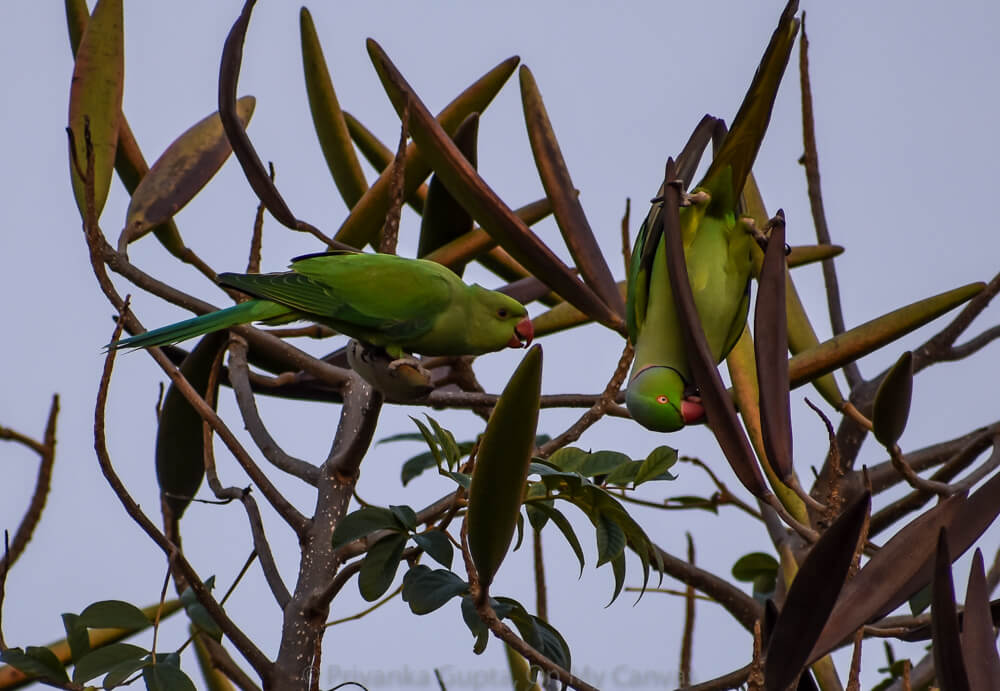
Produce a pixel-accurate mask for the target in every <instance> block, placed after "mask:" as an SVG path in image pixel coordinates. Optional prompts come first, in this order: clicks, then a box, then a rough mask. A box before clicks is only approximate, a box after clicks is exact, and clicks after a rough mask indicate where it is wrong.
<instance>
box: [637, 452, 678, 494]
mask: <svg viewBox="0 0 1000 691" xmlns="http://www.w3.org/2000/svg"><path fill="white" fill-rule="evenodd" d="M676 462H677V449H671V448H670V447H669V446H658V447H656V448H655V449H653V450H652V451H651V452H650V453H649V455H648V456H646V460H644V461H643V462H642V466H641V467H640V468H639V472H638V473H637V474H636V476H635V486H636V487H638V486H639V485H641V484H642V483H644V482H648V481H649V480H676V479H677V477H676V476H674V475H672V474H671V473H668V472H667V470H668V469H670V468H671V467H672V466H673V465H674V463H676Z"/></svg>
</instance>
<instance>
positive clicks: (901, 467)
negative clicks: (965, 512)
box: [889, 444, 954, 498]
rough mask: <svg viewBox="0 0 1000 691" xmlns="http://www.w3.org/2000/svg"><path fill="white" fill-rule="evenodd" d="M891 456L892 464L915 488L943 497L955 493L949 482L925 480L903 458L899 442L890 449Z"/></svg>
mask: <svg viewBox="0 0 1000 691" xmlns="http://www.w3.org/2000/svg"><path fill="white" fill-rule="evenodd" d="M889 458H891V459H892V466H893V467H894V468H895V469H896V470H897V471H898V472H899V474H900V475H902V476H903V478H904V479H905V480H906V482H907V483H908V484H909V485H910V487H912V488H913V489H916V490H920V491H921V492H931V493H933V494H936V495H938V496H939V497H942V498H944V497H950V496H951V495H952V494H954V490H953V489H952V488H951V487H950V486H948V483H947V482H937V481H935V480H925V479H924V478H922V477H920V476H919V475H917V474H916V473H915V472H914V471H913V468H911V467H910V466H909V465H908V464H907V462H906V460H905V459H904V458H903V452H902V451H901V450H900V449H899V445H898V444H893V445H892V448H891V449H889Z"/></svg>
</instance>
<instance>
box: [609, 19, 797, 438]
mask: <svg viewBox="0 0 1000 691" xmlns="http://www.w3.org/2000/svg"><path fill="white" fill-rule="evenodd" d="M797 7H798V2H797V0H791V2H789V3H788V5H787V6H786V7H785V10H784V12H783V13H782V15H781V19H780V21H779V23H778V28H777V29H776V30H775V32H774V34H773V35H772V37H771V42H770V43H769V44H768V47H767V50H766V51H765V52H764V57H763V58H762V59H761V62H760V65H759V66H758V68H757V72H756V74H754V78H753V82H752V83H751V84H750V89H749V90H748V91H747V94H746V96H745V97H744V99H743V104H742V105H741V106H740V110H739V112H738V113H737V114H736V118H735V119H734V120H733V126H732V129H730V130H729V133H728V134H727V135H726V138H725V139H724V140H723V143H722V146H721V147H720V149H719V151H718V153H717V154H716V156H715V158H714V159H713V161H712V163H711V165H710V166H709V169H708V172H707V173H705V177H704V178H703V179H702V181H701V182H700V183H699V184H698V185H697V186H696V187H695V189H694V192H693V193H692V194H690V195H688V196H687V198H686V201H687V205H686V206H684V207H682V208H681V210H680V227H681V239H682V241H683V245H684V259H685V263H686V264H687V269H688V274H689V279H690V282H691V291H692V293H693V295H694V302H695V306H696V307H697V309H698V316H699V317H700V319H701V324H702V328H703V329H704V331H705V337H706V339H707V340H708V346H709V349H710V350H711V352H712V355H713V357H714V358H715V361H716V362H721V361H722V359H723V358H724V357H726V355H727V354H728V353H729V351H730V350H732V348H733V346H734V345H736V341H737V340H739V338H740V335H741V334H742V332H743V328H744V326H745V324H746V318H747V310H748V308H749V305H750V278H751V272H752V268H753V265H752V260H751V243H752V242H754V241H755V239H754V238H755V234H756V231H755V229H754V228H753V226H752V224H751V223H750V222H749V220H744V219H741V218H739V215H738V211H739V203H740V197H741V195H742V193H743V185H744V183H745V182H746V178H747V175H748V174H749V173H750V168H751V167H752V166H753V161H754V159H755V158H756V156H757V151H758V150H759V148H760V144H761V140H763V138H764V133H765V131H766V130H767V125H768V121H769V120H770V118H771V109H772V107H773V105H774V98H775V95H776V94H777V91H778V85H779V84H780V83H781V77H782V75H783V74H784V71H785V65H786V64H787V63H788V58H789V55H790V53H791V50H792V43H793V42H794V40H795V34H796V32H797V31H798V25H799V23H798V20H796V19H795V17H794V15H795V12H796V10H797ZM661 193H662V190H661ZM661 210H662V203H659V202H655V201H654V204H653V207H652V209H650V211H649V215H648V216H647V217H646V219H645V221H643V225H642V227H641V229H640V230H639V235H638V237H637V238H636V242H635V247H634V248H633V251H632V260H631V262H630V264H629V276H628V298H627V306H626V307H627V311H626V320H627V324H628V331H629V338H630V339H631V341H632V343H633V344H634V345H635V364H634V365H633V368H632V374H631V376H630V379H629V384H628V390H627V393H626V397H625V404H626V406H627V407H628V410H629V412H630V413H631V415H632V417H633V418H634V419H635V420H636V421H637V422H638V423H639V424H641V425H642V426H643V427H646V428H648V429H651V430H654V431H657V432H674V431H676V430H679V429H680V428H681V427H683V426H684V425H686V424H692V423H695V422H699V421H700V420H701V419H702V418H703V416H704V412H705V411H704V408H703V407H702V405H701V400H700V398H699V397H698V392H697V390H696V388H695V387H694V384H693V381H692V377H691V372H690V369H689V367H688V359H687V353H686V352H685V348H684V342H683V339H682V336H681V328H682V326H681V323H680V318H679V315H678V311H677V307H676V304H675V301H674V295H673V291H672V290H671V288H670V279H669V276H668V273H667V264H666V250H665V243H664V242H663V236H662V228H663V225H662V223H660V222H659V221H660V219H659V215H660V212H661Z"/></svg>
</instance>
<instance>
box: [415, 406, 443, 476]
mask: <svg viewBox="0 0 1000 691" xmlns="http://www.w3.org/2000/svg"><path fill="white" fill-rule="evenodd" d="M410 419H411V420H413V422H414V423H415V424H416V425H417V428H418V429H419V430H420V434H421V436H423V438H424V441H425V442H427V446H428V447H430V450H431V453H432V454H433V455H434V460H435V462H436V463H437V464H438V466H442V465H444V459H443V458H442V457H441V450H440V449H439V448H438V445H437V441H436V440H435V439H434V435H432V434H431V431H430V430H429V429H427V425H425V424H424V423H422V422H421V421H420V420H418V419H417V418H415V417H413V416H412V415H411V416H410Z"/></svg>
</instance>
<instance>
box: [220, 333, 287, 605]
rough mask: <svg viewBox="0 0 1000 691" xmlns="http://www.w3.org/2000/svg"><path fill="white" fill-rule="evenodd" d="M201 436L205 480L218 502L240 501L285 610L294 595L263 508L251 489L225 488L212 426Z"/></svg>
mask: <svg viewBox="0 0 1000 691" xmlns="http://www.w3.org/2000/svg"><path fill="white" fill-rule="evenodd" d="M223 354H224V349H220V351H219V354H218V355H217V356H216V359H215V362H214V363H213V366H212V373H211V377H210V381H209V384H208V387H207V391H208V395H209V396H212V394H213V392H214V391H215V389H216V387H215V386H214V385H213V383H212V381H211V378H214V377H218V373H219V369H220V367H221V366H222V356H223ZM206 402H207V403H208V404H209V405H210V406H212V404H213V401H206ZM202 435H203V447H204V454H205V479H206V480H207V481H208V485H209V487H211V489H212V492H213V493H214V494H215V496H216V497H218V498H219V499H238V500H239V501H240V503H241V504H242V505H243V508H244V510H245V511H246V514H247V520H248V521H249V523H250V535H251V537H252V539H253V545H254V552H256V554H257V558H258V559H259V560H260V568H261V571H262V572H263V573H264V580H265V582H266V583H267V585H268V587H269V588H270V589H271V594H272V595H273V596H274V599H275V601H276V602H277V603H278V607H280V608H281V609H284V608H285V607H286V606H287V605H288V601H289V600H290V599H291V595H290V594H289V592H288V588H287V587H286V586H285V584H284V582H283V581H282V580H281V574H280V573H279V571H278V566H277V564H276V563H275V561H274V555H273V554H272V553H271V545H270V543H269V542H268V541H267V536H266V535H265V534H264V522H263V520H262V519H261V515H260V508H259V507H258V506H257V502H256V500H255V499H254V498H253V497H252V496H251V494H250V490H249V488H248V489H240V488H238V487H223V486H222V483H221V482H220V481H219V476H218V472H217V470H216V467H215V454H214V451H213V448H214V447H213V444H212V427H211V426H209V424H208V422H207V421H203V422H202Z"/></svg>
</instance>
